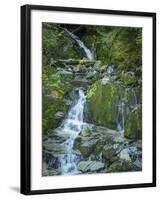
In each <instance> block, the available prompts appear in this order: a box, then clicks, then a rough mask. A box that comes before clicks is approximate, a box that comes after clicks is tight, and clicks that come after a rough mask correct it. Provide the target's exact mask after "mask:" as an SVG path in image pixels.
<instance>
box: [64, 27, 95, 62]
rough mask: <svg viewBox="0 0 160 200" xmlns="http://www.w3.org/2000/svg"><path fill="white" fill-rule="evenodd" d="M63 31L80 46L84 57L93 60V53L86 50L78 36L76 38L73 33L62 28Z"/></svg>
mask: <svg viewBox="0 0 160 200" xmlns="http://www.w3.org/2000/svg"><path fill="white" fill-rule="evenodd" d="M64 30H65V31H66V32H67V33H68V34H69V35H70V36H71V37H72V38H73V39H74V40H75V41H76V42H77V43H78V45H79V46H80V48H82V49H83V50H84V52H85V54H86V57H87V58H88V59H89V60H93V53H92V52H91V51H90V49H88V48H87V47H86V46H85V45H84V43H83V42H82V41H81V40H80V39H79V37H78V36H76V35H75V34H74V33H72V32H70V31H69V30H68V29H67V28H64Z"/></svg>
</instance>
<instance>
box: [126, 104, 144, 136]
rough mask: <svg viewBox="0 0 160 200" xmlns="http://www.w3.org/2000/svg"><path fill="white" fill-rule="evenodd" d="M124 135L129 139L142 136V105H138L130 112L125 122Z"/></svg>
mask: <svg viewBox="0 0 160 200" xmlns="http://www.w3.org/2000/svg"><path fill="white" fill-rule="evenodd" d="M124 136H125V137H126V138H129V139H141V138H142V106H141V105H138V106H137V107H136V109H135V110H134V111H132V112H130V113H129V114H128V116H127V119H126V123H125V133H124Z"/></svg>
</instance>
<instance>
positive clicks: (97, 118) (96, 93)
mask: <svg viewBox="0 0 160 200" xmlns="http://www.w3.org/2000/svg"><path fill="white" fill-rule="evenodd" d="M87 99H88V101H89V111H90V119H91V122H92V123H94V124H96V125H100V126H106V127H108V128H112V129H116V128H117V113H118V100H119V96H118V88H117V85H116V83H114V82H111V81H109V80H108V79H107V80H100V81H97V82H96V83H94V84H93V85H91V86H90V88H89V89H88V91H87Z"/></svg>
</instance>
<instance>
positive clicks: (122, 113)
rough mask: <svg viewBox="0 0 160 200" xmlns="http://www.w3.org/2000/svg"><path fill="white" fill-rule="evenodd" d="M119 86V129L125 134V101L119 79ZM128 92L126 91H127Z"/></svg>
mask: <svg viewBox="0 0 160 200" xmlns="http://www.w3.org/2000/svg"><path fill="white" fill-rule="evenodd" d="M116 83H117V86H118V88H119V102H118V115H117V129H118V131H119V132H120V133H121V134H124V123H125V103H124V99H123V95H122V90H123V89H122V87H121V86H120V84H119V81H117V82H116ZM125 92H126V91H125Z"/></svg>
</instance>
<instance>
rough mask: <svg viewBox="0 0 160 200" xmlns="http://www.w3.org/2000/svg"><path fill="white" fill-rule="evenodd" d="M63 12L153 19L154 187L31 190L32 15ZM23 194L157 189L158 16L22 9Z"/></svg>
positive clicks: (150, 185) (72, 9)
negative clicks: (34, 13)
mask: <svg viewBox="0 0 160 200" xmlns="http://www.w3.org/2000/svg"><path fill="white" fill-rule="evenodd" d="M32 10H45V11H64V12H79V13H81V12H82V13H95V14H97V13H99V14H111V15H123V16H142V17H151V18H152V20H153V27H152V33H153V40H152V48H153V63H152V67H153V74H152V77H153V88H152V89H153V94H152V95H153V96H152V100H153V105H152V110H153V133H152V137H153V144H152V145H153V149H152V155H153V162H152V169H153V171H152V183H140V184H139V183H138V184H125V185H112V186H95V187H78V188H60V189H54V188H53V189H49V190H45V189H44V190H31V84H32V83H31V50H30V49H31V11H32ZM20 184H21V193H22V194H25V195H33V194H49V193H64V192H81V191H93V190H112V189H127V188H140V187H141V188H142V187H155V186H156V13H150V12H136V11H120V10H102V9H90V8H72V7H55V6H44V5H24V6H21V183H20Z"/></svg>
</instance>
